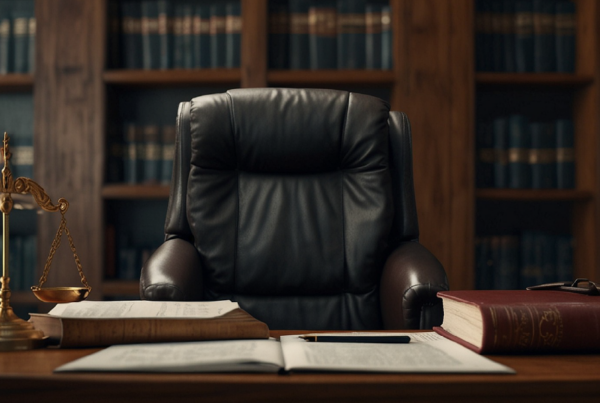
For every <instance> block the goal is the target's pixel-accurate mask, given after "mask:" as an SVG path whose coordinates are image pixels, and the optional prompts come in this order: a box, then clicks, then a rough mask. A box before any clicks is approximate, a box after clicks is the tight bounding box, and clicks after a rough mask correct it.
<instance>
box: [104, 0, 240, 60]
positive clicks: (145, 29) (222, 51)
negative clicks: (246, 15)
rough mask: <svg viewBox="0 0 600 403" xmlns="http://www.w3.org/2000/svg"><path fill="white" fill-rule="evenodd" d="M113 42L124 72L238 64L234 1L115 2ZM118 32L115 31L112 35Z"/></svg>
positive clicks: (237, 8) (236, 5) (237, 12)
mask: <svg viewBox="0 0 600 403" xmlns="http://www.w3.org/2000/svg"><path fill="white" fill-rule="evenodd" d="M114 7H118V10H114V14H116V15H113V18H120V24H119V23H115V24H113V32H112V35H113V39H116V38H120V49H121V52H120V55H119V56H115V55H112V57H113V58H117V59H118V58H120V60H119V61H113V63H115V64H117V65H120V66H121V67H122V68H125V69H192V68H225V67H226V68H234V67H239V66H240V51H241V32H242V17H241V7H240V2H239V1H233V2H226V1H216V0H215V1H212V2H206V1H197V0H196V1H194V0H142V1H136V0H124V1H121V2H119V3H118V4H116V5H115V6H114ZM117 30H119V32H116V31H117Z"/></svg>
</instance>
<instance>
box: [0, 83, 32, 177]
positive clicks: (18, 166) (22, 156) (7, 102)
mask: <svg viewBox="0 0 600 403" xmlns="http://www.w3.org/2000/svg"><path fill="white" fill-rule="evenodd" d="M0 122H2V132H0V133H3V132H6V133H7V134H8V138H9V147H10V153H11V158H10V169H11V172H12V175H13V177H14V178H18V177H26V178H33V159H34V155H33V154H34V150H33V96H32V95H31V94H27V93H17V94H14V93H10V94H0Z"/></svg>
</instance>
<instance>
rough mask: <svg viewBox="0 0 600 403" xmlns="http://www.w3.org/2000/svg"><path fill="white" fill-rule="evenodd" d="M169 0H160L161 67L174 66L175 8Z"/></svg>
mask: <svg viewBox="0 0 600 403" xmlns="http://www.w3.org/2000/svg"><path fill="white" fill-rule="evenodd" d="M171 4H172V3H171V2H170V1H168V0H158V38H159V49H160V50H159V54H160V56H159V59H160V62H159V68H161V69H170V68H172V67H173V30H172V27H171V23H172V18H173V10H172V7H171Z"/></svg>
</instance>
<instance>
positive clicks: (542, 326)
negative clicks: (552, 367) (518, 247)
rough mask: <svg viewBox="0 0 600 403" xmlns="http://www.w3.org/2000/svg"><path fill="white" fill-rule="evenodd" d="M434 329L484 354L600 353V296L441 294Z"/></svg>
mask: <svg viewBox="0 0 600 403" xmlns="http://www.w3.org/2000/svg"><path fill="white" fill-rule="evenodd" d="M438 297H440V298H442V301H443V306H444V321H443V323H442V325H441V327H434V330H435V331H436V332H437V333H439V334H441V335H442V336H444V337H447V338H448V339H450V340H453V341H456V342H458V343H460V344H462V345H463V346H465V347H468V348H470V349H471V350H473V351H475V352H477V353H480V354H519V353H523V354H532V353H565V352H572V353H576V352H577V353H590V352H598V351H600V296H589V295H579V294H574V293H570V292H564V291H526V290H516V291H446V292H439V293H438Z"/></svg>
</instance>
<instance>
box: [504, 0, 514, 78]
mask: <svg viewBox="0 0 600 403" xmlns="http://www.w3.org/2000/svg"><path fill="white" fill-rule="evenodd" d="M515 25H516V24H515V3H514V0H503V4H502V35H504V40H503V41H502V46H503V49H504V55H503V59H504V69H503V71H506V72H515V71H516V66H515V31H516V27H515Z"/></svg>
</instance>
